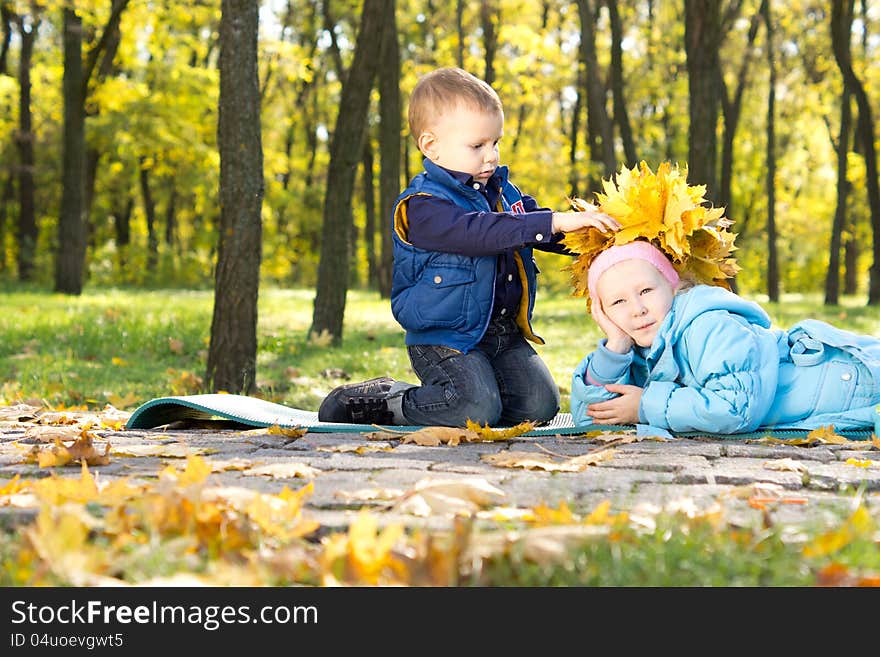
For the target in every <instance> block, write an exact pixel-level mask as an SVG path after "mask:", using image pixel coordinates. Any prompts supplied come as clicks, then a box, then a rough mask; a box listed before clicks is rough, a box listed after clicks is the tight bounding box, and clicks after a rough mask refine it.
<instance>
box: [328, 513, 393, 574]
mask: <svg viewBox="0 0 880 657" xmlns="http://www.w3.org/2000/svg"><path fill="white" fill-rule="evenodd" d="M403 535H404V531H403V526H402V525H400V524H392V525H388V526H387V527H385V528H383V529H381V530H379V529H378V522H377V520H376V517H375V516H373V515H371V514H370V513H369V512H368V511H366V510H361V511H360V513H358V515H357V516H356V517H355V519H354V520H353V521H352V522H351V524H350V525H349V528H348V533H347V534H334V535H332V536H330V537H328V538H326V539H324V552H323V553H322V555H321V570H322V579H323V582H324V584H325V585H329V586H333V585H338V584H371V585H377V584H380V583H381V584H397V583H403V582H405V581H406V576H407V571H406V568H405V566H404V564H403V562H402V561H401V560H400V559H398V558H396V557H395V555H394V554H393V553H392V550H393V548H394V546H395V544H396V543H397V542H398V540H400V538H401V537H402V536H403Z"/></svg>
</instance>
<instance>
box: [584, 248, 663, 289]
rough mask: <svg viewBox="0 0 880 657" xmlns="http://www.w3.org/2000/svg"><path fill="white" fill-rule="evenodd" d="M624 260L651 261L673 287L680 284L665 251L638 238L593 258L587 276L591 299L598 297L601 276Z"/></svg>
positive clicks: (606, 250)
mask: <svg viewBox="0 0 880 657" xmlns="http://www.w3.org/2000/svg"><path fill="white" fill-rule="evenodd" d="M624 260H644V261H645V262H650V263H651V264H652V265H654V267H656V268H657V271H659V272H660V273H661V274H662V275H663V278H665V279H666V280H667V281H669V284H670V285H671V286H672V287H673V288H675V287H677V286H678V282H679V278H678V272H676V271H675V268H673V266H672V263H671V262H669V258H667V257H666V256H665V255H663V252H662V251H660V249H658V248H657V247H655V246H654V245H653V244H651V243H650V242H644V241H641V240H638V241H635V242H629V243H627V244H622V245H620V246H612V247H610V248H608V249H605V250H604V251H602V253H600V254H599V255H597V256H596V257H595V259H593V262H592V264H591V265H590V273H589V274H588V276H587V285H588V287H589V291H590V298H591V299H596V298H597V297H596V284H597V283H598V282H599V277H600V276H601V275H602V274H604V273H605V272H606V271H607V270H608V269H609V268H610V267H613V266H614V265H616V264H617V263H619V262H623V261H624Z"/></svg>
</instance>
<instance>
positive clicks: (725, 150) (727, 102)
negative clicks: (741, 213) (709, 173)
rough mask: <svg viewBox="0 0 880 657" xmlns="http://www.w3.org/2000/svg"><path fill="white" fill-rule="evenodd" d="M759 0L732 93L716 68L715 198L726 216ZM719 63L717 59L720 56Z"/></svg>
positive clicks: (759, 14) (758, 18)
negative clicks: (720, 128) (719, 123)
mask: <svg viewBox="0 0 880 657" xmlns="http://www.w3.org/2000/svg"><path fill="white" fill-rule="evenodd" d="M766 2H767V0H762V3H761V7H760V8H759V9H758V11H756V12H755V13H754V14H753V15H752V18H751V20H750V22H749V31H748V36H747V43H746V48H745V50H744V51H743V56H742V60H741V61H740V64H739V69H738V71H737V75H736V86H735V87H734V90H733V95H732V97H731V96H730V95H728V89H727V85H726V84H725V82H724V72H723V71H722V70H721V69H720V68H719V70H718V85H719V88H720V90H721V95H720V98H721V109H722V113H723V116H724V134H723V136H722V143H721V179H720V182H719V185H718V194H717V201H718V205H720V206H724V207H725V208H726V209H727V216H728V217H733V216H734V214H733V211H732V209H731V206H732V204H733V195H732V194H731V191H730V190H731V187H732V184H733V160H734V143H735V138H736V131H737V128H738V127H739V120H740V115H741V113H742V103H743V95H744V93H745V90H746V87H747V86H748V81H749V73H750V71H751V68H752V62H753V56H754V51H755V48H754V45H755V39H756V38H757V35H758V28H759V26H760V24H761V19H762V17H763V15H764V13H763V12H764V3H766ZM719 64H720V60H719Z"/></svg>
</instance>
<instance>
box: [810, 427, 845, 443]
mask: <svg viewBox="0 0 880 657" xmlns="http://www.w3.org/2000/svg"><path fill="white" fill-rule="evenodd" d="M807 439H809V440H813V441H817V442H820V443H827V444H829V445H846V444H847V443H848V442H850V441H849V440H847V439H846V438H844V437H843V436H841V435H839V434H837V433H835V432H834V425H833V424H828V425H825V426H822V427H819V428H818V429H813V430H812V431H810V432H809V433H808V434H807Z"/></svg>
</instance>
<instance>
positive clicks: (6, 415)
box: [0, 404, 40, 422]
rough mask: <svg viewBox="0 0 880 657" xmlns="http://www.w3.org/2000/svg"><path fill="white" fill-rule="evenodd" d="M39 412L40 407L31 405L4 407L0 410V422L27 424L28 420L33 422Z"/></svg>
mask: <svg viewBox="0 0 880 657" xmlns="http://www.w3.org/2000/svg"><path fill="white" fill-rule="evenodd" d="M39 410H40V407H39V406H31V405H30V404H16V405H15V406H4V407H2V408H0V421H4V422H10V421H11V422H27V421H28V420H33V419H34V418H35V417H36V416H37V411H39Z"/></svg>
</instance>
